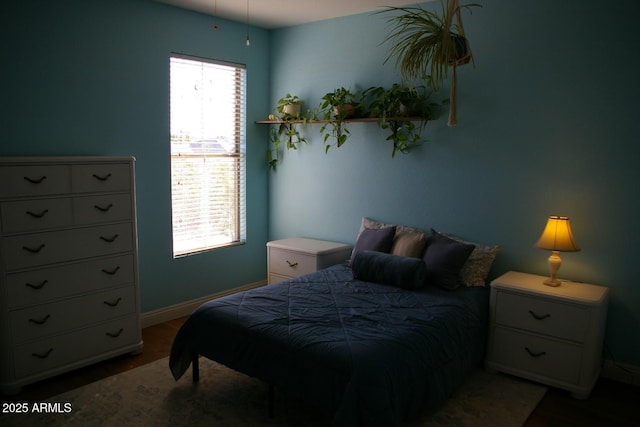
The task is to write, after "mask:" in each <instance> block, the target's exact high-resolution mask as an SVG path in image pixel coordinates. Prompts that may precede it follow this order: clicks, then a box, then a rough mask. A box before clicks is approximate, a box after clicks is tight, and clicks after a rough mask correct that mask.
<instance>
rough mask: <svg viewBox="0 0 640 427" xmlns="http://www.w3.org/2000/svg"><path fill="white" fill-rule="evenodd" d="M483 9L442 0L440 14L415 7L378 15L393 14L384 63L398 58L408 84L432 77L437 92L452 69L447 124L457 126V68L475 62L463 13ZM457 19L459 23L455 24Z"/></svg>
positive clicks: (451, 0) (390, 10) (476, 5)
mask: <svg viewBox="0 0 640 427" xmlns="http://www.w3.org/2000/svg"><path fill="white" fill-rule="evenodd" d="M473 7H481V5H480V4H477V3H470V4H465V5H462V6H460V5H459V3H458V0H447V2H446V7H445V4H444V2H443V1H441V12H440V14H438V13H436V12H432V11H429V10H426V9H423V8H422V7H420V6H415V7H386V8H385V9H384V10H382V11H380V12H378V13H387V12H392V13H394V15H393V16H391V18H389V22H390V23H391V24H392V30H391V32H390V34H389V35H388V36H387V37H386V38H385V40H384V42H389V43H391V48H390V50H389V54H388V56H387V58H386V60H385V63H386V62H388V61H389V60H391V59H393V58H395V65H396V68H398V69H399V71H400V74H401V76H402V79H403V81H404V82H405V83H407V84H409V85H412V84H414V83H415V82H417V81H420V80H424V79H425V78H426V76H429V79H430V81H429V83H430V84H431V85H432V87H433V89H434V90H436V91H437V90H438V89H439V88H440V86H441V84H442V82H443V81H444V79H445V78H447V76H448V72H449V68H451V69H452V80H451V96H450V100H451V109H450V115H449V121H448V124H449V125H450V126H453V125H455V124H456V123H457V117H456V111H457V109H456V95H457V92H456V91H457V84H456V83H457V77H456V67H458V66H460V65H463V64H466V63H468V62H470V61H472V60H473V54H472V52H471V49H470V47H469V42H468V40H467V38H466V37H465V34H464V27H463V26H462V16H461V10H462V9H467V10H471V8H473ZM454 19H455V20H456V21H457V22H454Z"/></svg>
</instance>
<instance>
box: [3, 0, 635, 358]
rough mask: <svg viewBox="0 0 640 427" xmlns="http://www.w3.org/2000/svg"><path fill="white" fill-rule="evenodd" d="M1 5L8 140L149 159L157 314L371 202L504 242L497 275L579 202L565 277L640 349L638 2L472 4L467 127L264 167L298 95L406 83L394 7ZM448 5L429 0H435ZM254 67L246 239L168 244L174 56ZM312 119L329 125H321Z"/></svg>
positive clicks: (618, 348) (413, 220)
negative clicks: (389, 16) (595, 287)
mask: <svg viewBox="0 0 640 427" xmlns="http://www.w3.org/2000/svg"><path fill="white" fill-rule="evenodd" d="M14 3H15V5H13V6H7V5H3V6H2V13H1V14H0V32H1V33H0V35H1V37H0V47H1V52H2V55H1V56H0V73H1V74H0V76H1V78H0V85H1V86H0V87H1V88H2V92H1V96H0V129H1V130H2V136H1V137H0V155H2V156H10V155H134V156H135V157H136V158H137V165H136V168H137V180H138V181H137V190H138V225H139V247H140V279H141V297H142V298H141V299H142V308H143V311H149V310H154V309H158V308H162V307H166V306H169V305H172V304H177V303H180V302H183V301H187V300H190V299H193V298H197V297H200V296H203V295H208V294H211V293H214V292H217V291H220V290H225V289H230V288H233V287H236V286H240V285H243V284H246V283H251V282H254V281H258V280H262V279H264V278H265V250H264V244H265V242H266V241H267V239H268V238H280V237H288V236H292V235H303V236H310V237H319V238H327V239H332V240H337V241H343V242H353V240H354V239H355V235H356V232H357V230H358V226H359V223H360V218H361V217H362V216H370V217H373V218H376V219H380V220H383V221H393V222H398V223H404V224H410V225H415V226H420V227H424V228H427V227H435V228H437V229H439V230H443V231H449V232H454V233H457V234H459V235H461V236H463V237H466V238H468V239H473V240H476V241H480V242H484V243H487V244H500V245H501V246H502V252H501V253H500V255H499V257H498V259H497V260H496V264H495V268H494V271H493V273H492V274H493V275H497V274H500V273H502V272H504V271H506V270H509V269H514V270H521V271H528V272H533V273H539V274H546V268H547V267H546V257H547V255H548V254H547V253H546V252H544V251H540V250H537V249H534V248H533V247H532V245H533V243H534V242H535V240H536V239H537V237H538V235H539V233H540V232H541V230H542V227H543V225H544V222H545V219H546V216H547V215H550V214H560V215H568V216H570V217H571V219H572V224H573V228H574V233H575V235H576V239H577V240H578V243H579V244H580V245H581V247H582V251H581V252H577V253H568V254H563V260H564V263H563V266H562V270H561V273H562V276H564V277H567V278H571V279H574V280H583V281H587V282H591V283H599V284H603V285H606V286H609V287H610V289H611V304H610V313H609V323H608V329H607V338H606V341H607V345H608V347H609V348H610V349H611V351H612V353H613V355H614V356H615V358H616V359H617V360H619V361H622V362H628V363H632V364H634V365H640V339H639V338H640V337H639V333H638V331H639V330H640V314H639V311H638V307H640V284H639V283H638V280H637V272H636V268H635V257H636V251H635V243H636V240H635V239H636V238H637V237H638V236H640V229H639V228H640V226H639V225H638V221H637V218H638V217H639V216H640V215H639V214H640V201H639V200H640V197H638V196H639V195H640V194H639V193H640V191H639V190H638V189H637V182H640V171H639V170H638V168H637V167H636V162H637V159H638V158H639V155H638V149H637V148H636V144H637V139H638V135H640V121H639V120H638V119H637V117H636V115H637V114H636V110H637V108H636V104H637V100H638V99H639V95H640V93H639V92H640V85H638V84H637V82H636V77H635V75H636V74H637V69H638V66H639V65H640V60H638V58H637V56H634V54H635V44H634V43H633V42H632V40H635V33H634V31H633V28H634V25H635V22H634V20H633V19H634V16H637V15H638V11H639V10H638V8H639V6H636V5H635V3H634V2H633V1H631V0H625V1H621V2H609V3H606V2H599V1H593V0H583V1H581V2H556V1H551V0H539V1H536V2H531V1H526V2H525V1H524V0H510V1H507V0H501V1H489V0H487V1H484V2H483V4H484V7H483V8H482V9H477V10H475V11H474V13H473V15H472V16H468V15H467V16H465V28H466V30H467V33H468V35H469V37H470V38H471V41H472V43H473V45H472V46H473V49H474V52H475V54H476V64H475V68H473V67H471V66H467V67H465V68H463V69H461V70H460V75H459V77H460V79H459V80H460V81H459V92H460V105H459V125H458V126H457V127H455V128H448V127H447V126H446V124H445V120H444V118H442V119H440V120H438V121H435V122H430V123H429V124H428V126H427V128H426V130H425V132H424V136H425V137H426V138H427V139H429V142H428V143H427V144H426V145H424V146H423V147H422V148H421V149H419V150H418V151H416V152H415V153H413V154H411V155H408V156H404V155H398V156H396V158H395V159H391V157H390V153H391V149H390V147H389V146H388V143H386V142H384V141H382V139H383V137H384V136H383V134H382V133H381V132H380V131H379V130H378V129H377V128H376V127H375V125H371V124H354V125H352V126H351V131H352V137H351V139H350V140H349V141H348V142H347V144H346V145H345V146H344V147H341V148H340V149H335V148H332V149H331V151H330V152H329V154H327V155H325V154H323V144H322V141H321V137H320V135H319V133H318V132H317V130H318V128H317V127H312V126H310V127H308V128H307V133H308V136H311V137H312V141H311V142H310V144H309V145H308V146H305V147H303V149H301V150H298V151H297V152H287V153H285V155H284V158H283V162H282V163H281V165H280V166H279V168H278V170H277V172H275V173H268V172H267V169H266V167H265V161H266V160H265V156H264V150H265V148H266V126H260V125H254V124H253V122H254V121H255V120H257V119H260V118H264V117H266V115H267V114H268V112H269V110H270V109H271V107H270V106H272V105H274V102H275V100H277V99H278V98H279V97H280V96H282V95H283V94H284V93H286V92H292V93H297V94H298V95H299V96H301V97H302V98H304V99H307V100H310V103H311V104H312V105H313V106H316V105H317V103H319V98H320V96H322V95H323V94H324V93H326V92H328V91H329V90H332V89H333V88H335V87H337V86H347V87H351V88H354V89H357V88H366V87H368V86H372V85H381V84H382V85H384V84H391V83H393V82H395V81H397V80H398V75H397V73H396V72H395V70H394V69H393V67H392V66H391V65H384V66H383V65H382V63H383V61H384V57H385V54H386V53H385V52H386V51H385V46H382V45H381V42H382V40H383V38H384V36H385V35H386V31H387V27H386V24H385V21H384V18H383V17H380V16H377V15H370V14H365V15H357V16H352V17H347V18H341V19H335V20H330V21H325V22H319V23H314V24H309V25H303V26H298V27H292V28H289V29H284V30H278V31H274V32H268V31H265V30H260V29H257V28H252V29H251V31H252V33H251V39H252V45H251V48H249V49H247V48H246V47H245V46H244V44H243V42H244V31H245V26H244V24H240V23H232V22H226V21H221V24H223V25H221V29H220V30H218V31H213V30H211V29H210V26H211V17H207V16H205V15H202V14H198V13H192V12H188V11H184V10H181V9H177V8H173V7H170V6H165V5H162V4H158V3H155V2H151V1H149V0H92V1H86V0H57V1H55V2H54V1H47V0H40V1H37V0H21V1H19V2H14ZM428 7H432V5H428ZM171 52H179V53H184V54H193V55H198V56H204V57H210V58H215V59H222V60H227V61H233V62H239V63H245V64H247V69H248V91H249V97H248V109H247V113H248V114H247V115H248V119H247V122H248V123H247V130H248V147H247V148H248V169H247V183H248V198H247V200H248V202H247V214H248V224H247V225H248V242H247V244H246V245H244V246H239V247H234V248H228V249H223V250H218V251H214V252H210V253H207V254H202V255H197V256H192V257H187V258H183V259H179V260H173V259H172V258H171V231H170V225H171V223H170V194H169V184H170V178H169V147H168V138H169V122H168V117H169V99H168V57H169V54H170V53H171ZM314 126H316V125H314Z"/></svg>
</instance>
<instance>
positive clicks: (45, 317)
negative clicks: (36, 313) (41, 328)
mask: <svg viewBox="0 0 640 427" xmlns="http://www.w3.org/2000/svg"><path fill="white" fill-rule="evenodd" d="M50 317H51V315H50V314H47V315H46V316H44V317H43V318H42V319H29V322H31V323H35V324H36V325H44V324H45V323H47V320H49V318H50Z"/></svg>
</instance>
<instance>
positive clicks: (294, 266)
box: [287, 260, 298, 268]
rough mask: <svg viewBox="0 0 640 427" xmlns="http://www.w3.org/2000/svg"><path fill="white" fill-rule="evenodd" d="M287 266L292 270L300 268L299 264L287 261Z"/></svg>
mask: <svg viewBox="0 0 640 427" xmlns="http://www.w3.org/2000/svg"><path fill="white" fill-rule="evenodd" d="M287 265H288V266H289V267H291V268H296V267H297V266H298V263H297V262H294V263H292V262H290V261H289V260H287Z"/></svg>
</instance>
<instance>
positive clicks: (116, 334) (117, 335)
mask: <svg viewBox="0 0 640 427" xmlns="http://www.w3.org/2000/svg"><path fill="white" fill-rule="evenodd" d="M123 332H124V329H123V328H120V330H119V331H118V332H116V333H115V334H114V333H113V332H106V333H105V335H107V336H110V337H111V338H118V337H119V336H120V335H121V334H122V333H123Z"/></svg>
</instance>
